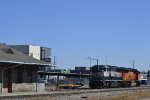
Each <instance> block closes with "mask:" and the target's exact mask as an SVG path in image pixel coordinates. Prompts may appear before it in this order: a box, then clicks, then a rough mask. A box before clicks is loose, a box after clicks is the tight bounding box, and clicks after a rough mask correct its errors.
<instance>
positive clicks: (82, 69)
mask: <svg viewBox="0 0 150 100" xmlns="http://www.w3.org/2000/svg"><path fill="white" fill-rule="evenodd" d="M90 69H91V67H82V66H78V67H75V70H70V73H79V74H90V72H91V70H90Z"/></svg>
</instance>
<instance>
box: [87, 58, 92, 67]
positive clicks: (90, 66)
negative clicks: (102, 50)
mask: <svg viewBox="0 0 150 100" xmlns="http://www.w3.org/2000/svg"><path fill="white" fill-rule="evenodd" d="M88 59H89V60H90V67H91V64H92V57H88Z"/></svg>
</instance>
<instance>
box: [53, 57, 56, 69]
mask: <svg viewBox="0 0 150 100" xmlns="http://www.w3.org/2000/svg"><path fill="white" fill-rule="evenodd" d="M55 60H56V56H54V65H53V67H54V72H55V67H56V61H55Z"/></svg>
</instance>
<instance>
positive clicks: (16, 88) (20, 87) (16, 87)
mask: <svg viewBox="0 0 150 100" xmlns="http://www.w3.org/2000/svg"><path fill="white" fill-rule="evenodd" d="M12 92H13V93H14V92H36V83H13V84H12Z"/></svg>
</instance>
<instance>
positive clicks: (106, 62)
mask: <svg viewBox="0 0 150 100" xmlns="http://www.w3.org/2000/svg"><path fill="white" fill-rule="evenodd" d="M105 57H106V65H107V54H106V55H105Z"/></svg>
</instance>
